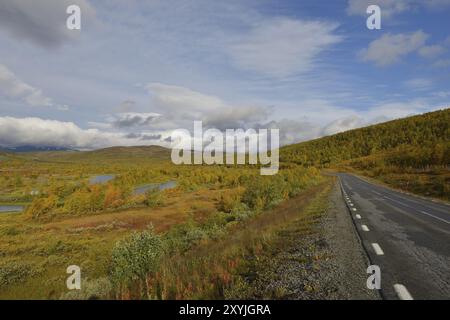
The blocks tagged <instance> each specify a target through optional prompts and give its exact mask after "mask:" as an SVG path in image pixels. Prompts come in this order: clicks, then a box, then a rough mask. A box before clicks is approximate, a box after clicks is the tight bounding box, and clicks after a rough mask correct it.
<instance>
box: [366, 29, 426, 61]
mask: <svg viewBox="0 0 450 320" xmlns="http://www.w3.org/2000/svg"><path fill="white" fill-rule="evenodd" d="M427 38H428V35H427V34H426V33H424V32H423V31H421V30H419V31H416V32H413V33H403V34H402V33H400V34H391V33H387V34H384V35H383V36H381V38H379V39H377V40H374V41H372V42H371V43H370V44H369V47H368V48H367V49H364V50H362V51H361V52H360V56H361V57H362V59H363V60H364V61H372V62H374V63H376V64H377V65H380V66H387V65H390V64H393V63H396V62H398V61H400V59H401V58H402V57H403V56H405V55H407V54H409V53H412V52H414V51H416V50H418V49H420V48H422V47H423V46H424V45H425V41H426V40H427Z"/></svg>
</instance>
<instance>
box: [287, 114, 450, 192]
mask: <svg viewBox="0 0 450 320" xmlns="http://www.w3.org/2000/svg"><path fill="white" fill-rule="evenodd" d="M449 124H450V109H445V110H440V111H435V112H430V113H426V114H423V115H418V116H413V117H409V118H404V119H399V120H394V121H390V122H386V123H382V124H377V125H373V126H370V127H366V128H361V129H355V130H351V131H347V132H343V133H339V134H336V135H333V136H328V137H324V138H320V139H317V140H312V141H307V142H303V143H299V144H296V145H290V146H287V147H285V148H283V149H282V150H281V152H280V154H281V160H282V161H284V162H294V163H297V164H300V165H303V166H306V167H309V166H316V167H322V168H328V167H335V168H336V167H339V168H341V169H342V168H344V169H347V170H355V171H357V172H359V173H361V174H364V175H367V176H370V177H373V178H376V179H378V180H381V181H383V182H386V183H388V184H390V185H393V186H394V187H398V188H400V189H403V190H407V191H410V192H414V193H417V194H423V195H427V196H434V197H438V198H443V199H450V173H449V165H450V126H449Z"/></svg>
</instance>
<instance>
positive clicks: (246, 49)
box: [227, 18, 342, 77]
mask: <svg viewBox="0 0 450 320" xmlns="http://www.w3.org/2000/svg"><path fill="white" fill-rule="evenodd" d="M337 27H338V26H337V25H336V24H332V23H326V22H321V21H302V20H294V19H289V18H278V19H273V20H264V21H263V22H262V23H260V24H257V25H255V26H254V27H253V29H252V30H251V31H250V32H248V33H245V34H243V35H242V36H240V37H239V38H238V39H236V40H235V41H233V42H232V43H231V44H230V45H229V46H228V49H227V50H228V52H229V54H230V55H231V57H232V59H233V61H234V63H235V64H236V65H237V66H238V67H240V68H242V69H245V70H251V71H255V72H258V73H261V74H265V75H269V76H274V77H284V76H289V75H293V74H298V73H302V72H306V71H309V70H311V68H312V67H313V66H314V63H315V62H316V60H317V59H318V55H319V54H320V53H322V52H324V51H325V50H327V49H328V48H330V46H332V45H333V44H336V43H338V42H340V41H341V39H342V37H341V36H338V35H336V34H334V32H335V31H336V28H337Z"/></svg>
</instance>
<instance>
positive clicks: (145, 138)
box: [141, 134, 162, 140]
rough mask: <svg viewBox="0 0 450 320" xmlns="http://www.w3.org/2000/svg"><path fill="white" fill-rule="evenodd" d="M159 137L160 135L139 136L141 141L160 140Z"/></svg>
mask: <svg viewBox="0 0 450 320" xmlns="http://www.w3.org/2000/svg"><path fill="white" fill-rule="evenodd" d="M161 137H162V136H161V135H160V134H144V135H142V136H141V140H160V139H161Z"/></svg>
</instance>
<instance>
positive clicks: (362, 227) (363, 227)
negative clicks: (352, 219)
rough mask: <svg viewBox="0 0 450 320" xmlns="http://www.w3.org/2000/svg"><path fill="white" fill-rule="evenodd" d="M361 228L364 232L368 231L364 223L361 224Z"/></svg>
mask: <svg viewBox="0 0 450 320" xmlns="http://www.w3.org/2000/svg"><path fill="white" fill-rule="evenodd" d="M361 229H362V230H363V231H366V232H367V231H369V228H368V227H367V226H366V225H365V224H362V225H361Z"/></svg>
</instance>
